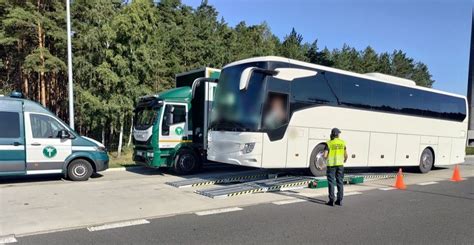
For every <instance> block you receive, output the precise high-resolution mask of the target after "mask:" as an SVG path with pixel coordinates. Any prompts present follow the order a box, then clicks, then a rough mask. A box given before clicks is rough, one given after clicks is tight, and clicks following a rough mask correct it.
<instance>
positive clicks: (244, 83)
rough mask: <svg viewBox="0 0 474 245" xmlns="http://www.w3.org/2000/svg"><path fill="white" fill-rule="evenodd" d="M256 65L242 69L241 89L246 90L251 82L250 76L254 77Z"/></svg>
mask: <svg viewBox="0 0 474 245" xmlns="http://www.w3.org/2000/svg"><path fill="white" fill-rule="evenodd" d="M255 68H256V67H247V68H245V69H244V71H242V74H241V75H240V82H239V89H240V90H246V89H247V87H248V86H249V82H250V77H252V73H253V70H254V69H255Z"/></svg>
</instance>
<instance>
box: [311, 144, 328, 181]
mask: <svg viewBox="0 0 474 245" xmlns="http://www.w3.org/2000/svg"><path fill="white" fill-rule="evenodd" d="M324 149H326V146H325V145H323V144H319V145H317V146H316V147H314V149H313V151H312V152H311V157H310V159H309V170H310V171H311V173H312V174H313V175H314V176H325V175H326V169H327V162H326V159H324Z"/></svg>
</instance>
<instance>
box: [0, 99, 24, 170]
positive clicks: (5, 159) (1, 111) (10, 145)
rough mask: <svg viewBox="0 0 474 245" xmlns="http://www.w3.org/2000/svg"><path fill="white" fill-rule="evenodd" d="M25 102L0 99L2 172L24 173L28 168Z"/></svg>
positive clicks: (0, 157)
mask: <svg viewBox="0 0 474 245" xmlns="http://www.w3.org/2000/svg"><path fill="white" fill-rule="evenodd" d="M23 128H24V127H23V102H22V101H17V100H1V101H0V174H3V175H4V174H23V173H24V172H25V170H26V155H25V134H24V130H23Z"/></svg>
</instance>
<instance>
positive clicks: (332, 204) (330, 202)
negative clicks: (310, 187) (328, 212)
mask: <svg viewBox="0 0 474 245" xmlns="http://www.w3.org/2000/svg"><path fill="white" fill-rule="evenodd" d="M326 205H328V206H331V207H333V206H334V202H333V201H328V202H327V203H326Z"/></svg>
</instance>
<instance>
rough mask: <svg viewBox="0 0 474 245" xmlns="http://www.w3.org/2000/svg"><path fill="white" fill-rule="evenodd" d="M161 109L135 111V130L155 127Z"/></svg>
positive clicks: (149, 108)
mask: <svg viewBox="0 0 474 245" xmlns="http://www.w3.org/2000/svg"><path fill="white" fill-rule="evenodd" d="M158 109H159V107H158V108H157V107H138V108H137V109H136V110H135V129H138V130H144V129H148V128H149V127H151V126H153V124H154V123H155V120H156V115H157V114H158Z"/></svg>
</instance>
